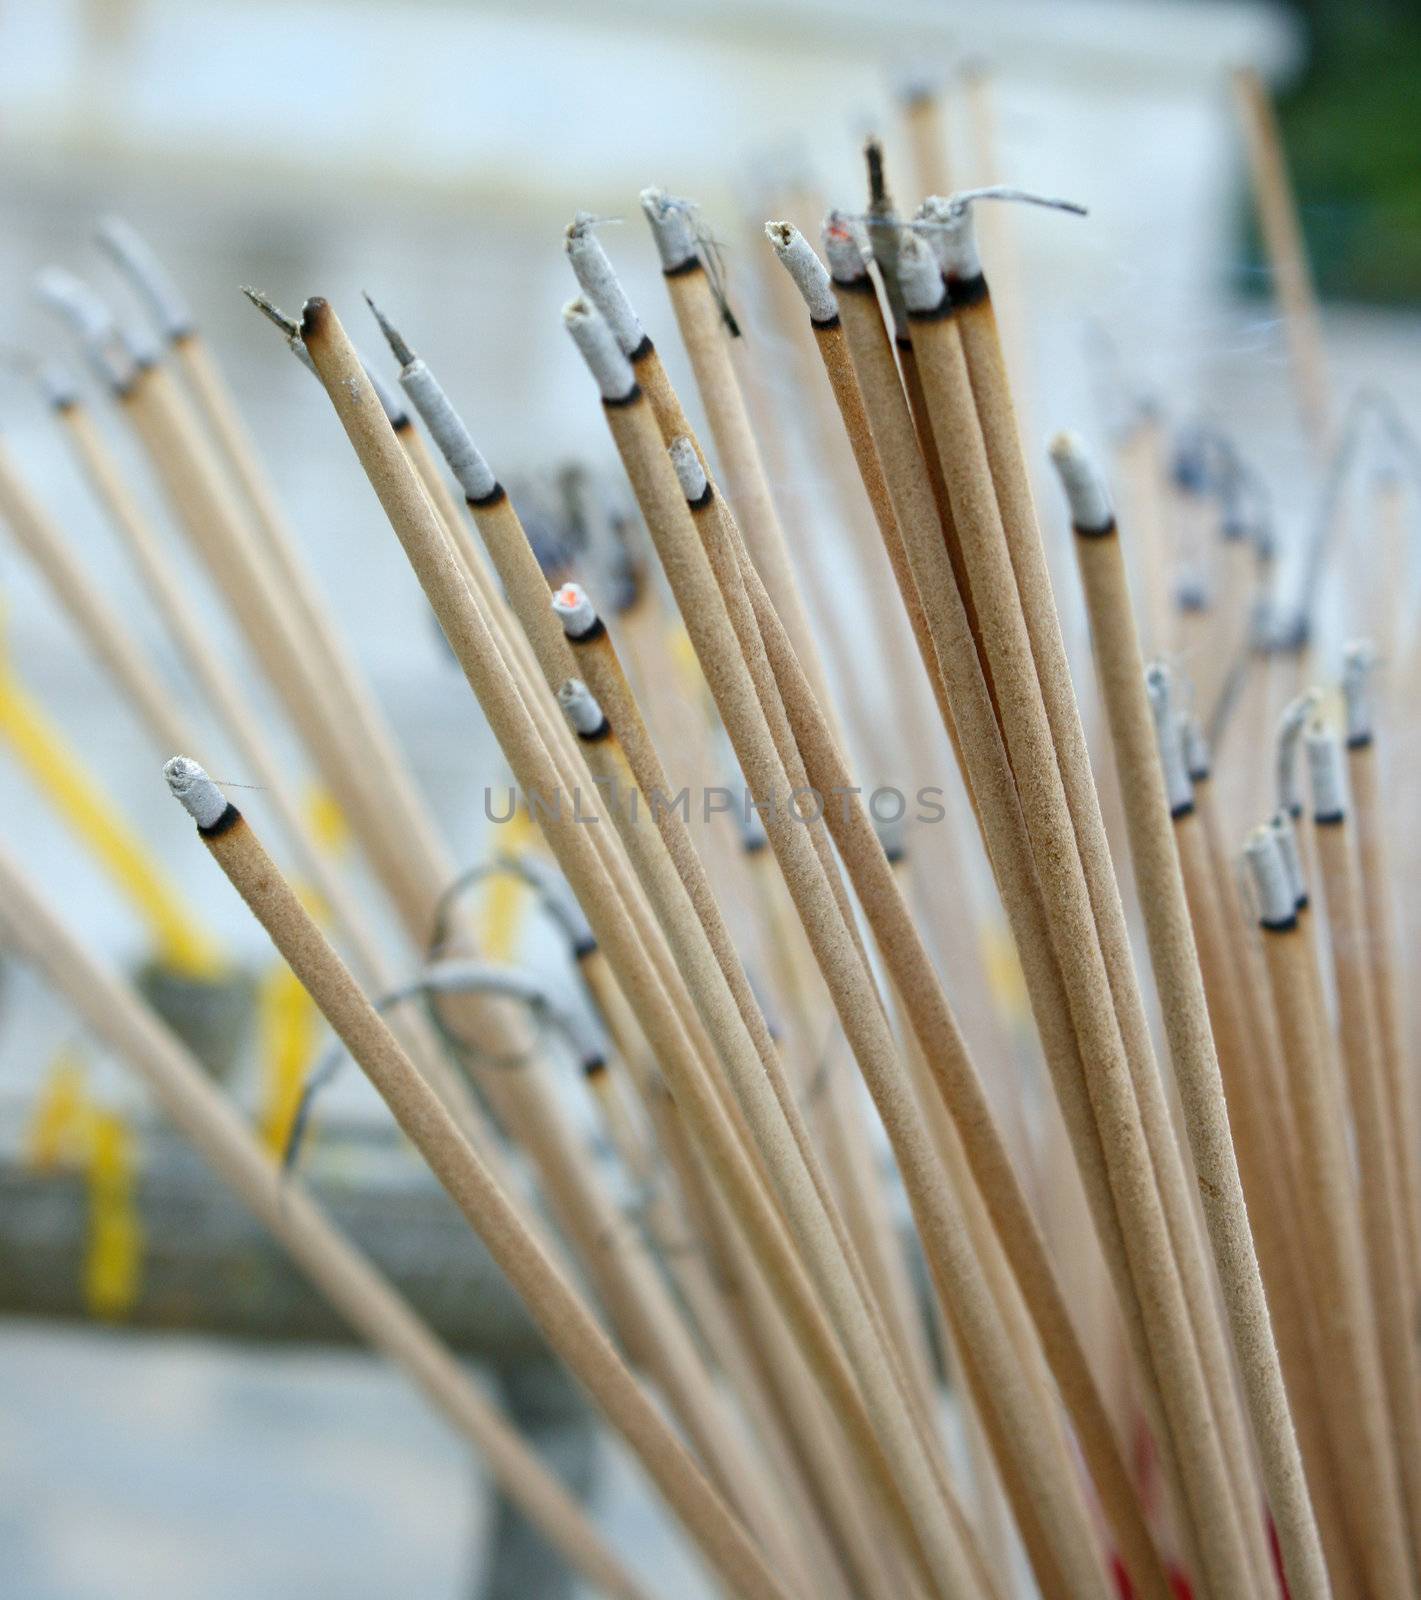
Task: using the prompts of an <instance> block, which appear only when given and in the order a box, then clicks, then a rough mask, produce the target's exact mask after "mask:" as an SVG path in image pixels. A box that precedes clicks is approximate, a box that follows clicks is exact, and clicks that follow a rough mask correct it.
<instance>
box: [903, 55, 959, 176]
mask: <svg viewBox="0 0 1421 1600" xmlns="http://www.w3.org/2000/svg"><path fill="white" fill-rule="evenodd" d="M943 98H944V97H943V92H942V89H941V87H940V86H939V85H938V84H935V83H931V82H928V81H925V80H924V81H920V82H917V83H913V84H910V85H909V86H908V87H907V89H906V90H905V91H904V93H903V96H902V105H903V126H904V130H905V132H906V133H907V136H908V149H909V153H910V155H911V157H912V169H913V190H914V192H915V193H917V194H946V193H947V192H948V190H949V189H951V188H952V180H951V177H950V175H949V174H950V170H951V168H950V163H949V160H948V150H947V128H946V125H945V121H944V118H943Z"/></svg>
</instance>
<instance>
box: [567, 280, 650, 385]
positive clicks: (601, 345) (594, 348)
mask: <svg viewBox="0 0 1421 1600" xmlns="http://www.w3.org/2000/svg"><path fill="white" fill-rule="evenodd" d="M562 320H563V326H564V327H565V328H566V329H567V331H568V332H569V333H570V334H571V335H572V341H573V343H574V344H575V345H576V346H577V348H578V349H579V350H580V351H581V352H582V359H583V360H584V361H585V362H586V363H587V366H588V369H589V371H590V372H591V373H592V376H593V377H594V378H595V379H596V380H597V387H598V389H599V390H600V391H601V394H602V398H603V399H604V400H609V401H612V402H613V403H620V402H621V401H624V400H629V399H631V397H632V395H633V394H634V393H635V392H636V374H635V373H634V372H633V371H632V364H631V362H630V361H628V360H627V358H626V355H625V354H624V352H623V350H622V347H621V345H619V344H618V343H617V338H616V335H615V334H614V333H613V332H612V329H611V326H610V325H609V323H608V322H607V319H606V318H605V317H604V316H603V315H602V314H601V312H599V311H598V310H597V308H596V307H595V306H594V305H593V304H592V303H591V301H590V300H586V299H583V298H581V297H579V298H578V299H576V300H571V301H569V302H568V304H567V305H565V306H564V307H563V313H562Z"/></svg>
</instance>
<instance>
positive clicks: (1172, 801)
mask: <svg viewBox="0 0 1421 1600" xmlns="http://www.w3.org/2000/svg"><path fill="white" fill-rule="evenodd" d="M1145 690H1146V692H1147V693H1148V695H1149V697H1150V710H1151V711H1152V712H1153V713H1154V718H1155V740H1156V742H1157V744H1158V746H1159V758H1160V766H1161V767H1162V768H1163V769H1164V787H1165V795H1166V797H1167V799H1168V800H1169V809H1170V812H1171V813H1172V814H1174V815H1178V814H1179V813H1180V812H1182V811H1185V810H1187V809H1188V808H1189V807H1190V806H1192V805H1193V803H1194V783H1193V779H1192V777H1191V775H1190V771H1189V766H1188V763H1187V762H1186V760H1185V751H1184V740H1183V738H1182V736H1181V731H1180V726H1179V718H1178V716H1177V715H1176V713H1175V709H1174V685H1173V684H1172V683H1171V681H1170V676H1169V668H1168V667H1166V666H1165V664H1164V663H1163V662H1162V661H1152V662H1151V663H1150V664H1149V666H1148V667H1146V668H1145Z"/></svg>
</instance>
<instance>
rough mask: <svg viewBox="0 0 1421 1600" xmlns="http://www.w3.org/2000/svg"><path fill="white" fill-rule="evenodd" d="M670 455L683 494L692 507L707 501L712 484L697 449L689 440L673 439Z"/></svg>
mask: <svg viewBox="0 0 1421 1600" xmlns="http://www.w3.org/2000/svg"><path fill="white" fill-rule="evenodd" d="M668 448H669V453H670V456H671V465H672V466H673V467H675V469H676V477H677V478H678V480H679V481H680V484H681V493H682V494H683V495H685V497H686V499H687V501H688V502H689V503H690V504H691V505H697V504H699V503H700V501H702V500H704V499H705V496H706V493H707V491H708V490H709V489H710V482H709V480H708V479H707V478H706V469H705V468H704V467H703V466H702V465H701V458H700V457H699V456H698V455H697V454H696V447H695V445H693V444H692V443H691V441H690V440H689V439H686V438H681V439H673V440H672V441H671V444H670V446H669V447H668Z"/></svg>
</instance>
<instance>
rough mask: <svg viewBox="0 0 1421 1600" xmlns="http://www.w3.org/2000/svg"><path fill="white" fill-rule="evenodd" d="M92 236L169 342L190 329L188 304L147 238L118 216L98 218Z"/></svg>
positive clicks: (191, 315)
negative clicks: (134, 291)
mask: <svg viewBox="0 0 1421 1600" xmlns="http://www.w3.org/2000/svg"><path fill="white" fill-rule="evenodd" d="M95 237H96V238H97V239H98V241H99V245H100V246H101V248H102V249H103V250H104V251H106V252H107V254H108V255H109V256H110V257H111V258H112V260H113V261H114V262H115V263H116V264H117V266H118V268H119V270H120V271H121V272H122V273H123V275H124V276H125V277H126V278H127V279H128V281H129V282H130V283H131V284H132V285H133V287H134V289H135V290H136V291H137V293H138V296H139V298H140V299H141V300H142V301H143V303H144V304H145V305H146V306H147V307H148V309H149V311H150V312H151V313H152V315H153V320H154V321H155V322H156V323H157V324H158V328H159V331H160V332H161V333H162V335H163V337H164V338H165V339H167V340H169V341H170V342H176V341H177V340H179V339H183V338H186V337H187V336H188V335H189V334H191V333H192V331H193V329H194V327H195V321H194V318H193V314H192V308H191V306H189V305H188V302H187V300H186V298H185V297H184V295H183V294H182V291H181V290H180V289H179V288H178V286H177V284H176V283H175V282H174V281H173V278H172V276H171V274H170V273H169V272H168V269H167V268H166V267H165V266H164V265H163V263H162V262H161V261H160V260H159V259H158V256H157V253H156V252H155V251H154V249H153V247H152V246H151V245H150V244H149V243H148V241H147V240H146V239H145V238H144V237H143V236H142V234H140V233H139V232H138V230H137V229H136V228H135V227H133V226H132V224H131V223H128V222H125V221H124V219H123V218H122V217H115V216H108V217H104V218H102V219H101V220H100V222H99V225H98V228H97V229H96V231H95Z"/></svg>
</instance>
